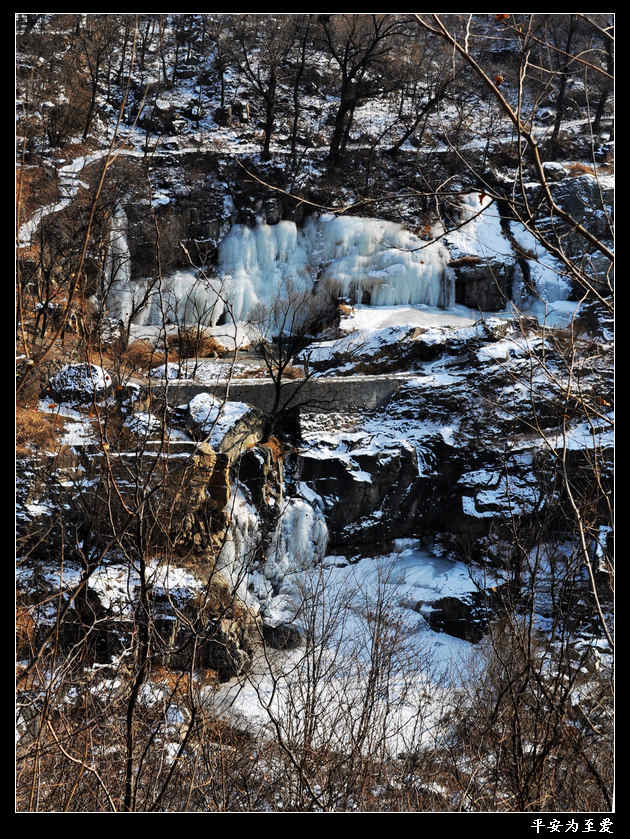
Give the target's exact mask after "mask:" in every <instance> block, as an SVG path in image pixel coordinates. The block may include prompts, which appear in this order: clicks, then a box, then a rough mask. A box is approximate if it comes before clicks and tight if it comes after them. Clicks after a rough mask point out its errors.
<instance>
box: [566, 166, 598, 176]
mask: <svg viewBox="0 0 630 839" xmlns="http://www.w3.org/2000/svg"><path fill="white" fill-rule="evenodd" d="M568 172H569V176H570V177H571V178H578V177H579V176H580V175H594V174H595V170H594V169H593V167H592V166H587V165H586V163H579V162H578V163H572V164H571V165H570V166H569V169H568Z"/></svg>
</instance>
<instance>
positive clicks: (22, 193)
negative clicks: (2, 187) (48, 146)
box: [15, 166, 59, 224]
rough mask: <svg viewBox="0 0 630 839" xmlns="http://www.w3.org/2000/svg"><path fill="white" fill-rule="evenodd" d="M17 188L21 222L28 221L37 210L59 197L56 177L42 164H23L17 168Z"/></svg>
mask: <svg viewBox="0 0 630 839" xmlns="http://www.w3.org/2000/svg"><path fill="white" fill-rule="evenodd" d="M15 188H16V192H15V194H16V197H17V198H18V199H19V213H20V215H19V218H18V223H19V224H24V222H25V221H28V219H29V218H30V217H31V216H32V215H33V213H34V212H35V210H38V209H39V208H40V207H44V206H45V205H46V204H52V203H53V202H54V201H57V200H58V198H59V191H58V189H57V184H56V182H55V179H54V178H53V177H52V175H51V174H50V172H48V171H47V170H46V169H44V168H43V167H42V166H28V167H27V166H21V167H20V168H19V169H18V170H17V174H16V185H15Z"/></svg>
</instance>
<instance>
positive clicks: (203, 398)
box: [188, 393, 252, 448]
mask: <svg viewBox="0 0 630 839" xmlns="http://www.w3.org/2000/svg"><path fill="white" fill-rule="evenodd" d="M188 410H189V411H190V415H191V417H192V420H193V422H194V423H195V425H197V426H198V427H199V429H200V430H201V432H202V433H203V434H207V435H208V442H209V443H210V445H211V446H212V447H213V448H216V447H217V446H219V445H220V443H221V441H222V440H223V438H224V437H225V435H226V434H227V433H228V431H229V430H230V429H231V428H233V427H234V425H235V424H236V423H237V422H238V421H239V420H240V419H242V418H243V417H244V416H245V415H246V414H248V413H250V412H251V410H252V406H251V405H247V404H246V403H245V402H224V401H223V400H222V399H217V397H215V396H213V395H212V394H210V393H199V394H197V396H195V397H194V398H193V399H191V400H190V402H189V404H188Z"/></svg>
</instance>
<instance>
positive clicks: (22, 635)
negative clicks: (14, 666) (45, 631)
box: [15, 606, 35, 657]
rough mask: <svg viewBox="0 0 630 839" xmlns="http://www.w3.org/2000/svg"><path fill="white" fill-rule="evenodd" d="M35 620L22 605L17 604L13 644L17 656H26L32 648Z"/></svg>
mask: <svg viewBox="0 0 630 839" xmlns="http://www.w3.org/2000/svg"><path fill="white" fill-rule="evenodd" d="M34 638H35V621H34V620H33V618H32V616H31V614H30V612H29V610H28V609H26V608H25V607H24V606H19V607H18V609H17V612H16V614H15V646H16V652H17V655H18V657H27V656H29V655H30V653H31V651H32V648H33V640H34Z"/></svg>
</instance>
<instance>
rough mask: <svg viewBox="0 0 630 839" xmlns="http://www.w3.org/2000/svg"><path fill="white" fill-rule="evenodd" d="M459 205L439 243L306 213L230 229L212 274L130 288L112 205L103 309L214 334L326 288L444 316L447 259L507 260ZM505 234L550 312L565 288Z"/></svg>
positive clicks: (491, 232)
mask: <svg viewBox="0 0 630 839" xmlns="http://www.w3.org/2000/svg"><path fill="white" fill-rule="evenodd" d="M460 204H461V218H462V220H463V221H466V220H468V222H469V223H468V224H466V225H464V226H463V227H460V228H459V229H457V230H454V231H452V232H448V233H447V232H445V231H444V230H442V238H441V239H440V240H439V241H431V242H427V241H424V240H423V239H420V238H419V237H418V236H416V235H415V234H413V233H411V232H410V231H408V230H405V229H404V228H403V227H402V226H401V225H400V224H397V223H395V222H391V221H384V220H382V219H374V218H361V217H357V216H334V215H331V214H323V215H320V216H316V215H313V216H310V217H309V218H308V219H307V221H306V222H305V224H304V226H303V227H302V228H298V227H297V226H296V225H295V223H294V222H292V221H286V220H285V221H280V222H279V223H278V224H274V225H269V224H263V223H261V222H259V223H258V224H257V225H256V226H255V227H249V226H247V225H242V224H235V225H233V227H232V229H231V230H230V232H229V233H228V234H227V236H226V237H225V238H224V239H223V241H222V242H221V244H220V246H219V255H218V266H217V276H215V277H208V276H205V275H204V274H203V273H202V272H195V271H192V270H179V271H175V272H174V273H173V274H171V275H169V276H167V277H164V278H163V280H162V283H161V286H158V285H157V284H156V285H155V286H154V287H150V286H149V281H148V280H135V281H133V282H131V281H130V267H129V266H130V256H129V247H128V243H127V219H126V215H125V212H124V210H123V209H122V207H120V208H119V209H118V210H117V211H116V213H115V215H114V218H113V222H112V230H111V239H110V254H109V258H108V265H107V278H106V285H107V286H108V291H107V289H106V292H107V295H106V296H107V306H108V309H109V312H110V315H111V316H112V317H116V318H120V319H121V320H123V321H125V322H128V320H129V318H130V317H131V316H132V314H133V318H132V319H133V322H134V323H135V324H140V325H144V326H149V325H156V326H159V325H161V324H163V323H164V322H166V323H180V324H181V323H197V324H204V325H207V326H215V325H216V324H217V323H219V322H221V321H227V322H243V321H247V320H248V319H250V318H251V317H252V315H254V314H255V313H256V310H257V309H259V307H260V306H264V307H267V308H269V307H271V306H272V305H273V304H274V303H275V302H276V301H278V300H280V301H282V300H287V299H289V296H290V294H291V292H295V293H297V294H300V293H304V292H308V293H310V292H313V293H317V291H318V290H320V289H326V287H327V286H331V287H332V289H333V291H334V293H336V294H337V295H339V296H342V297H347V298H349V299H350V300H352V301H353V302H354V303H357V304H360V303H369V304H370V305H371V306H390V307H391V306H409V305H410V306H418V305H424V306H428V307H434V308H440V309H450V308H452V307H453V306H454V303H455V287H454V283H455V279H454V271H453V269H452V268H450V267H449V266H448V263H449V261H450V259H451V252H456V253H457V252H460V253H462V254H471V255H478V256H481V257H483V258H484V259H497V258H499V259H501V260H507V261H514V258H515V257H514V251H513V249H512V245H511V243H510V241H509V239H508V238H506V236H505V235H504V231H503V230H502V227H501V220H500V217H499V213H498V210H497V208H496V205H494V204H493V203H492V201H491V199H489V198H488V197H487V196H483V195H482V194H480V193H476V192H475V193H470V194H469V195H462V196H461V197H460ZM480 211H481V212H480ZM511 227H512V233H513V235H514V237H515V238H516V239H517V240H518V241H519V243H520V244H521V245H522V246H527V247H529V248H530V249H531V250H532V252H533V253H534V254H535V258H534V259H532V260H531V272H532V279H533V280H534V282H535V284H536V287H537V290H538V293H539V295H540V297H541V298H543V300H544V301H551V302H552V304H553V303H555V304H556V305H557V304H558V303H557V301H562V300H566V298H567V296H568V291H569V286H568V283H567V282H566V280H563V279H562V278H561V277H559V276H558V266H557V265H556V264H555V263H554V262H553V261H550V259H549V257H544V255H543V254H542V253H541V248H540V246H539V245H538V243H536V242H535V241H534V240H533V237H531V236H530V235H529V234H528V233H527V231H526V230H525V229H524V228H523V227H522V225H519V224H517V223H512V224H511ZM436 230H437V228H436ZM438 232H439V231H438ZM447 245H448V246H447ZM515 286H516V289H515V290H516V291H517V292H521V293H520V294H519V295H517V296H518V297H519V301H520V298H521V297H522V296H523V294H522V291H523V290H522V288H521V286H522V283H521V284H520V285H519V282H518V280H517V281H516V283H515ZM526 302H529V303H532V305H533V302H532V301H526ZM539 302H540V301H539ZM140 303H142V306H141V307H140V306H139V304H140ZM134 307H136V308H137V309H138V311H135V312H134V311H133V310H134Z"/></svg>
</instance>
